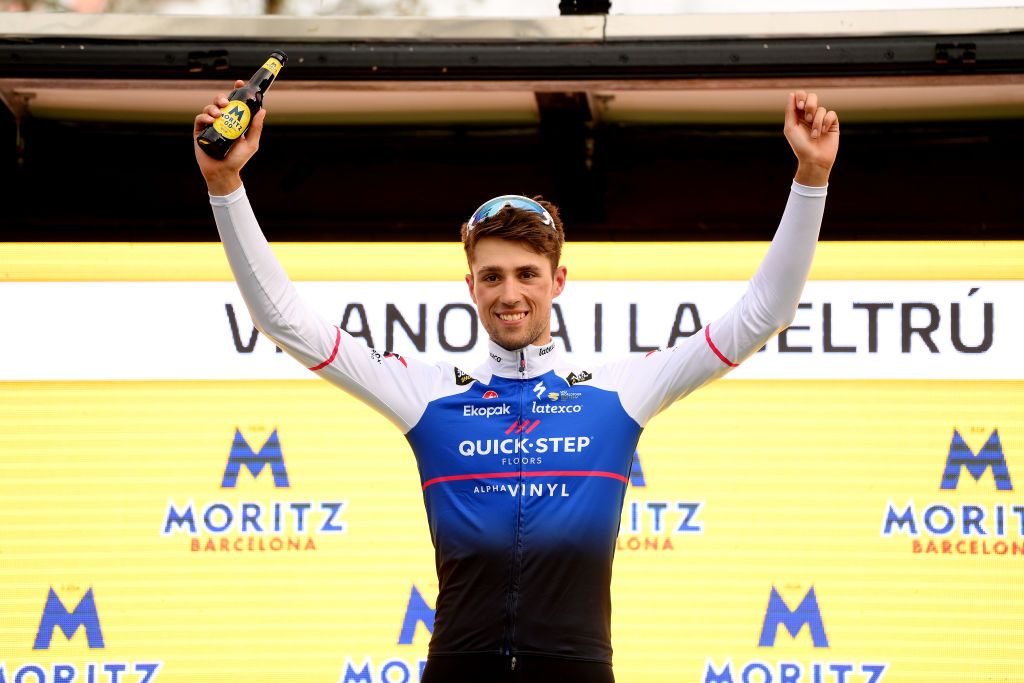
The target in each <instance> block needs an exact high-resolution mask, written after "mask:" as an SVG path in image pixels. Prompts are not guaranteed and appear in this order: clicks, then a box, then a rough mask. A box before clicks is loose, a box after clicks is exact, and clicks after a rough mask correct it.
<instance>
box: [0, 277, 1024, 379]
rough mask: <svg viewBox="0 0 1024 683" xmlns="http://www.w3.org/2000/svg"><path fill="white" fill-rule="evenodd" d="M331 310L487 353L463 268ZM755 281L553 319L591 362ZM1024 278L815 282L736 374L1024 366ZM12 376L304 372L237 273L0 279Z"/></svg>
mask: <svg viewBox="0 0 1024 683" xmlns="http://www.w3.org/2000/svg"><path fill="white" fill-rule="evenodd" d="M296 286H297V287H298V288H299V291H300V293H301V294H302V296H303V297H304V299H305V300H306V301H307V302H308V303H309V304H310V305H311V306H312V307H313V308H314V309H315V310H316V311H318V312H319V313H320V314H321V315H322V316H323V317H324V318H325V319H326V320H328V321H329V322H331V323H333V324H336V325H342V326H343V327H344V328H345V329H347V330H348V331H349V332H350V333H352V334H353V335H356V336H358V337H360V338H362V339H364V340H365V341H366V342H367V345H368V346H369V345H371V344H372V345H373V346H374V347H375V348H378V349H382V350H383V349H390V350H394V351H397V352H399V353H401V354H403V355H406V356H420V357H422V358H424V359H429V360H446V361H448V362H451V363H453V364H455V365H458V366H460V367H462V368H466V369H471V368H473V367H476V366H477V365H479V364H480V363H482V362H483V360H484V358H485V357H486V349H485V344H486V333H485V332H484V330H483V328H482V327H481V326H480V325H479V321H478V320H477V318H476V313H475V310H474V309H473V305H472V303H471V301H470V299H469V296H468V293H467V291H466V286H465V284H464V283H459V282H452V283H445V282H300V283H297V285H296ZM745 288H746V283H745V282H694V281H680V282H594V281H580V282H572V281H570V283H569V285H568V287H567V288H566V292H565V293H564V294H563V295H562V296H561V297H560V298H559V299H557V300H556V302H555V303H556V304H557V306H556V308H555V311H554V314H553V316H552V332H553V334H554V335H555V338H556V340H558V341H560V342H561V344H562V346H563V347H564V348H565V349H566V350H567V351H569V352H571V353H572V354H573V356H574V357H575V359H576V360H577V362H578V363H580V364H581V365H598V364H600V363H603V362H606V361H608V360H611V359H613V358H617V357H620V356H622V355H625V354H628V353H646V352H647V351H649V350H650V349H653V348H658V347H667V346H671V345H672V344H674V343H676V342H677V341H678V340H679V339H681V338H683V337H686V336H689V335H691V334H693V333H695V332H696V331H697V330H699V329H700V328H701V327H702V326H703V325H705V324H707V323H709V322H713V321H714V319H715V318H716V317H718V316H719V315H721V314H722V313H723V312H724V311H725V310H727V309H728V308H729V307H730V306H731V305H732V304H733V303H734V302H735V301H736V300H737V299H738V298H739V297H740V296H741V295H742V293H743V291H744V290H745ZM1022 301H1024V282H1020V281H1005V280H1002V281H813V282H810V283H808V285H807V287H806V289H805V291H804V296H803V298H802V303H801V304H800V310H799V311H798V312H797V315H796V319H795V320H794V322H793V325H792V326H791V327H790V328H789V330H788V331H786V332H784V333H783V334H781V335H780V336H779V337H776V338H775V339H773V340H772V341H771V342H769V343H768V345H767V347H766V348H765V350H764V351H763V352H762V353H760V354H758V355H757V356H755V357H754V358H752V359H750V360H748V361H747V362H745V363H744V364H743V365H742V366H741V367H740V368H738V369H737V370H736V371H735V372H733V373H731V375H730V377H732V378H739V379H782V378H785V379H1018V380H1019V379H1024V360H1022V356H1021V352H1020V350H1021V348H1024V315H1022V310H1021V309H1022V303H1021V302H1022ZM0 316H2V319H3V321H4V325H5V333H4V334H3V335H2V336H0V381H5V380H143V379H188V380H191V379H296V378H310V379H312V378H313V377H314V375H313V374H312V373H310V372H309V371H307V370H306V369H304V368H303V367H302V366H300V365H299V364H298V363H296V362H295V361H294V360H292V359H291V358H289V357H288V356H287V355H285V354H283V353H279V352H277V349H276V348H275V347H274V345H273V344H272V343H271V342H269V341H268V340H267V339H265V338H263V337H262V335H260V334H258V333H257V332H256V331H255V329H254V328H253V325H252V321H251V319H250V317H249V313H248V311H247V310H246V308H245V305H244V303H243V302H242V299H241V296H240V295H239V293H238V290H237V288H236V287H235V285H234V283H231V282H9V283H3V284H0Z"/></svg>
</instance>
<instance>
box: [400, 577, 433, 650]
mask: <svg viewBox="0 0 1024 683" xmlns="http://www.w3.org/2000/svg"><path fill="white" fill-rule="evenodd" d="M434 611H435V610H433V609H432V608H431V607H430V605H428V604H427V601H426V600H424V599H423V596H422V595H420V592H419V590H417V588H416V586H413V587H412V593H410V594H409V604H408V606H406V608H405V619H403V620H402V631H401V633H399V634H398V644H399V645H412V639H413V638H414V637H415V636H416V624H418V623H420V622H423V625H424V626H426V627H427V630H428V631H430V632H431V633H433V632H434Z"/></svg>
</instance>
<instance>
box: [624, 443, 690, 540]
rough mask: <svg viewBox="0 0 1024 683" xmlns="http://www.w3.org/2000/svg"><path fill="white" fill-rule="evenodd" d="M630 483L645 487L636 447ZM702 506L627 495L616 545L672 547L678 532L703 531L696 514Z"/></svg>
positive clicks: (633, 486) (682, 533)
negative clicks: (629, 497)
mask: <svg viewBox="0 0 1024 683" xmlns="http://www.w3.org/2000/svg"><path fill="white" fill-rule="evenodd" d="M629 484H630V486H631V487H632V488H633V489H639V488H647V478H646V477H645V476H644V469H643V465H642V464H641V463H640V452H639V451H633V463H632V466H631V467H630V469H629ZM703 507H704V502H703V501H683V500H628V498H627V501H626V503H625V505H624V506H623V509H622V523H621V524H620V525H619V537H618V539H617V541H616V549H617V550H618V551H620V552H625V551H630V550H633V551H635V550H675V540H678V537H679V536H687V535H694V534H703V533H704V523H703V522H702V521H701V520H699V519H698V518H697V517H698V515H699V514H700V512H701V509H702V508H703Z"/></svg>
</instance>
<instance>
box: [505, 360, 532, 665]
mask: <svg viewBox="0 0 1024 683" xmlns="http://www.w3.org/2000/svg"><path fill="white" fill-rule="evenodd" d="M526 391H527V386H526V353H525V352H524V351H523V350H522V349H520V350H519V416H518V421H519V424H520V425H521V424H523V421H524V420H525V416H526V404H525V397H526ZM516 438H517V439H518V440H519V443H522V441H523V438H524V437H523V432H522V430H520V431H519V433H518V434H517V437H516ZM516 454H517V455H518V456H519V479H518V481H519V489H518V492H519V495H517V496H516V532H515V538H514V543H513V553H512V573H511V574H512V578H511V581H510V584H509V592H508V603H507V614H506V616H507V625H508V626H507V631H506V633H507V634H508V636H507V639H506V641H505V654H506V655H507V656H511V657H512V659H511V662H510V663H511V668H512V669H513V670H514V669H515V668H516V658H515V656H514V655H512V650H513V648H514V647H515V641H516V609H517V607H518V602H519V579H520V574H521V571H522V563H523V496H522V491H523V489H522V487H523V461H524V460H525V458H523V456H522V453H521V452H520V449H519V448H516Z"/></svg>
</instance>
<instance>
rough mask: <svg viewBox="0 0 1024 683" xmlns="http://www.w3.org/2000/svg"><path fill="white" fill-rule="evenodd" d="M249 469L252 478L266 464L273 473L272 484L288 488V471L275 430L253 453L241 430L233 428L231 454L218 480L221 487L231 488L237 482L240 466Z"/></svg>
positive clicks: (257, 474) (256, 475)
mask: <svg viewBox="0 0 1024 683" xmlns="http://www.w3.org/2000/svg"><path fill="white" fill-rule="evenodd" d="M243 465H245V468H246V469H247V470H249V472H250V473H251V474H252V476H253V479H255V478H256V477H258V476H259V474H260V472H262V471H263V468H264V467H266V466H267V465H270V471H271V472H272V473H273V475H274V486H275V487H277V488H288V486H289V484H288V471H287V470H286V469H285V468H284V456H283V455H282V454H281V442H280V441H278V438H277V430H276V429H275V430H274V431H273V433H272V434H271V435H270V437H269V438H267V442H266V443H265V444H263V448H261V449H260V450H259V452H258V453H254V452H253V450H252V447H251V446H250V445H249V442H248V441H246V440H245V437H244V436H242V432H241V431H240V430H238V429H236V430H235V440H234V442H233V443H232V444H231V454H230V455H229V456H228V465H227V467H225V468H224V478H223V479H222V480H221V482H220V487H221V488H222V489H233V488H235V485H236V484H237V483H238V472H239V470H241V468H242V466H243Z"/></svg>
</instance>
